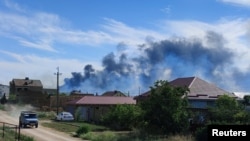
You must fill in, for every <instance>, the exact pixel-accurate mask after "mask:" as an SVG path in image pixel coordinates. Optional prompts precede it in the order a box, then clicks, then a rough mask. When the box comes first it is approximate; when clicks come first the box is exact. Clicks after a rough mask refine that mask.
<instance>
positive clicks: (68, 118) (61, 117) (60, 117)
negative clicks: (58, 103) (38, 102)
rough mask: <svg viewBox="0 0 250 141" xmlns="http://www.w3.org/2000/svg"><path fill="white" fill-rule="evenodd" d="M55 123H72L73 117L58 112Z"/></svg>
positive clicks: (67, 113)
mask: <svg viewBox="0 0 250 141" xmlns="http://www.w3.org/2000/svg"><path fill="white" fill-rule="evenodd" d="M56 120H57V121H73V120H74V116H73V115H72V114H71V113H70V112H60V113H58V115H57V116H56Z"/></svg>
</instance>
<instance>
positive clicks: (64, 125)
mask: <svg viewBox="0 0 250 141" xmlns="http://www.w3.org/2000/svg"><path fill="white" fill-rule="evenodd" d="M41 124H42V125H43V126H46V127H49V128H53V129H55V130H57V131H61V132H65V133H69V134H71V135H72V136H73V135H74V134H76V131H77V130H78V129H79V128H80V127H81V126H88V127H90V132H88V133H85V134H81V135H80V136H78V137H79V138H81V139H83V140H90V141H128V140H129V141H194V137H192V136H189V135H174V136H169V137H168V138H159V137H150V138H145V137H144V136H143V135H140V134H139V132H136V131H127V132H116V131H111V130H109V129H108V128H106V127H104V126H99V125H94V124H89V123H85V122H58V121H51V122H42V123H41ZM72 133H74V134H72Z"/></svg>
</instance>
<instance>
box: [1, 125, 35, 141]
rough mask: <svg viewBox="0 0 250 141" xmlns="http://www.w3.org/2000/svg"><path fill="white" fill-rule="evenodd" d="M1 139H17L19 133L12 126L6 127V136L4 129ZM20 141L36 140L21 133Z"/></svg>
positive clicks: (12, 140)
mask: <svg viewBox="0 0 250 141" xmlns="http://www.w3.org/2000/svg"><path fill="white" fill-rule="evenodd" d="M0 128H1V129H2V127H0ZM0 134H1V136H0V141H15V140H17V139H18V134H17V133H16V132H15V131H14V130H13V129H10V128H5V130H4V136H3V130H1V132H0ZM20 141H35V140H34V138H33V137H30V136H26V135H23V134H20Z"/></svg>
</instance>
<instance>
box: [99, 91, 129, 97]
mask: <svg viewBox="0 0 250 141" xmlns="http://www.w3.org/2000/svg"><path fill="white" fill-rule="evenodd" d="M101 96H123V97H126V96H127V95H125V94H124V93H122V92H120V91H117V90H114V91H107V92H105V93H103V94H102V95H101Z"/></svg>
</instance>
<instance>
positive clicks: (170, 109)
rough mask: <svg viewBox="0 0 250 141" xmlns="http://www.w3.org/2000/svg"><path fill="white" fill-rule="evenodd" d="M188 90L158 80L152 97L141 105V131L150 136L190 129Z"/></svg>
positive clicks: (152, 88)
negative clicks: (186, 95)
mask: <svg viewBox="0 0 250 141" xmlns="http://www.w3.org/2000/svg"><path fill="white" fill-rule="evenodd" d="M188 91H189V89H188V88H186V87H185V88H183V87H174V86H170V84H169V83H168V82H167V81H165V80H158V81H156V82H155V84H154V86H153V87H151V91H150V96H149V98H148V99H147V100H145V101H144V102H142V103H141V104H140V106H141V109H142V110H143V114H142V124H141V129H143V130H144V131H146V132H147V133H150V134H164V135H168V134H175V133H180V132H182V131H184V130H186V129H187V127H188V112H187V109H186V108H187V99H186V97H185V94H186V93H187V92H188Z"/></svg>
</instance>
